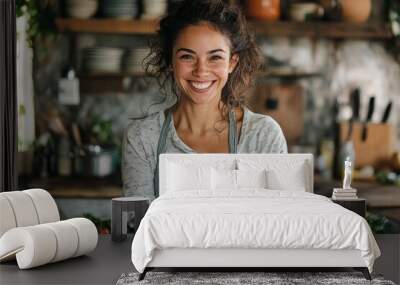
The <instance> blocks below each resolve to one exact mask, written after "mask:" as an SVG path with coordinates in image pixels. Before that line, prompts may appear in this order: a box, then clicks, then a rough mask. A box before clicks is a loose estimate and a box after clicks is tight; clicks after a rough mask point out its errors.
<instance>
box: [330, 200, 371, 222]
mask: <svg viewBox="0 0 400 285" xmlns="http://www.w3.org/2000/svg"><path fill="white" fill-rule="evenodd" d="M332 202H334V203H336V204H339V205H340V206H342V207H344V208H346V209H348V210H350V211H353V212H354V213H357V214H359V215H360V216H361V217H363V218H365V214H366V211H367V202H366V200H365V199H363V198H357V199H348V200H345V199H340V200H338V199H332Z"/></svg>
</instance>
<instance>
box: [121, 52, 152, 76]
mask: <svg viewBox="0 0 400 285" xmlns="http://www.w3.org/2000/svg"><path fill="white" fill-rule="evenodd" d="M149 53H150V49H149V48H132V49H130V50H128V51H127V54H126V59H125V60H124V67H123V68H124V71H125V72H126V73H128V74H137V73H143V72H144V68H143V60H144V59H145V58H146V56H147V55H148V54H149Z"/></svg>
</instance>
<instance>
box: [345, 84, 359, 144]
mask: <svg viewBox="0 0 400 285" xmlns="http://www.w3.org/2000/svg"><path fill="white" fill-rule="evenodd" d="M350 103H351V109H352V111H353V112H352V116H351V117H350V120H349V131H348V133H347V140H348V141H349V140H351V135H352V133H353V123H354V122H357V121H359V120H360V89H359V88H356V89H354V90H353V91H352V92H351V94H350Z"/></svg>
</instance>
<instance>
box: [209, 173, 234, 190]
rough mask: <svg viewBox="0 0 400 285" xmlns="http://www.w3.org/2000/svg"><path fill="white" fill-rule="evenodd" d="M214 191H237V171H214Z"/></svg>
mask: <svg viewBox="0 0 400 285" xmlns="http://www.w3.org/2000/svg"><path fill="white" fill-rule="evenodd" d="M212 181H213V189H214V190H218V189H225V190H236V170H233V169H216V168H213V169H212Z"/></svg>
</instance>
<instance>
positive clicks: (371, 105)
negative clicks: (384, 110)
mask: <svg viewBox="0 0 400 285" xmlns="http://www.w3.org/2000/svg"><path fill="white" fill-rule="evenodd" d="M374 109H375V96H371V97H369V102H368V113H367V117H366V119H365V121H364V125H363V128H362V130H361V140H362V141H363V142H365V141H366V140H367V136H368V123H369V122H370V121H371V119H372V115H373V114H374Z"/></svg>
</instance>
